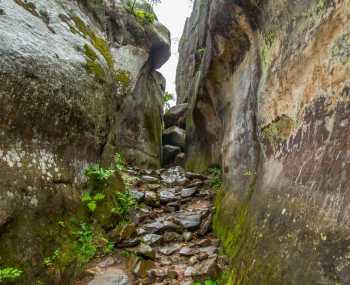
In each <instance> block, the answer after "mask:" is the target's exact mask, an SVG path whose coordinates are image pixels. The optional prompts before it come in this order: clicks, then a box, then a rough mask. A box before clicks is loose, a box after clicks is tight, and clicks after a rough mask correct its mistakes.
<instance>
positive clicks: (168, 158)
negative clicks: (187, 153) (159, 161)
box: [163, 144, 181, 165]
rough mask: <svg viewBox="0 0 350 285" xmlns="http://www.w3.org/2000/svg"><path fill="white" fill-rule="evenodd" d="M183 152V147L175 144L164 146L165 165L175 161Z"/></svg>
mask: <svg viewBox="0 0 350 285" xmlns="http://www.w3.org/2000/svg"><path fill="white" fill-rule="evenodd" d="M180 153H181V147H179V146H174V145H168V144H167V145H164V146H163V165H168V164H170V163H172V162H174V161H175V159H176V157H177V156H178V155H179V154H180ZM175 163H176V162H175Z"/></svg>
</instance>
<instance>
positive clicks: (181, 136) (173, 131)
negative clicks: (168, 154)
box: [163, 126, 186, 149]
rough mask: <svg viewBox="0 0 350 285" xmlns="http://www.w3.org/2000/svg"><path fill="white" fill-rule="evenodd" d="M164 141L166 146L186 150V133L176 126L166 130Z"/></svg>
mask: <svg viewBox="0 0 350 285" xmlns="http://www.w3.org/2000/svg"><path fill="white" fill-rule="evenodd" d="M163 140H164V144H169V145H174V146H178V147H181V148H182V149H184V148H185V143H186V132H185V130H183V129H181V128H179V127H176V126H173V127H170V128H168V129H166V130H164V132H163Z"/></svg>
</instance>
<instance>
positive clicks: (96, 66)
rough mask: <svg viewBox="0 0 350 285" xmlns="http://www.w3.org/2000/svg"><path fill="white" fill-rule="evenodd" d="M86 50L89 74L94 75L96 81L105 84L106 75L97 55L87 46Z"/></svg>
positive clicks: (85, 46)
mask: <svg viewBox="0 0 350 285" xmlns="http://www.w3.org/2000/svg"><path fill="white" fill-rule="evenodd" d="M84 49H85V56H86V66H85V68H86V70H87V71H88V72H89V73H91V74H94V75H95V77H96V79H98V80H99V81H101V82H103V81H104V80H105V76H106V73H105V70H104V69H103V67H102V65H101V64H100V63H99V62H98V57H97V54H96V53H95V52H94V50H93V49H92V48H91V47H89V46H88V45H87V44H85V45H84Z"/></svg>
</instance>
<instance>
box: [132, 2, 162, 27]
mask: <svg viewBox="0 0 350 285" xmlns="http://www.w3.org/2000/svg"><path fill="white" fill-rule="evenodd" d="M150 2H152V3H151V4H152V5H153V4H155V3H157V2H159V1H150ZM152 5H149V9H148V11H147V10H145V9H140V8H136V7H135V6H136V1H135V0H134V1H128V2H127V3H126V6H125V9H126V10H127V11H128V12H129V13H130V14H132V15H134V16H135V18H136V20H137V21H138V22H139V23H141V24H142V25H147V24H153V23H154V22H155V20H156V19H157V17H156V15H155V14H154V12H153V11H152Z"/></svg>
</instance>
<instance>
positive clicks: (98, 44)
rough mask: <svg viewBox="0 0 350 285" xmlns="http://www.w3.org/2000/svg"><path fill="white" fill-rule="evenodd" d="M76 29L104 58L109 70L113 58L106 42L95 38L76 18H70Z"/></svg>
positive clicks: (111, 66) (82, 22) (80, 20)
mask: <svg viewBox="0 0 350 285" xmlns="http://www.w3.org/2000/svg"><path fill="white" fill-rule="evenodd" d="M72 20H73V22H74V24H75V26H76V28H77V29H78V30H79V31H80V32H81V33H82V34H83V35H84V36H85V37H86V38H89V39H90V41H91V43H92V45H93V46H94V48H96V50H98V51H99V53H100V54H101V55H102V56H103V57H104V59H105V61H106V63H107V65H108V67H109V68H113V57H112V55H111V53H110V51H109V46H108V43H107V41H105V40H104V39H103V38H101V37H99V36H97V35H96V34H95V33H94V32H93V31H92V30H91V29H90V28H89V27H88V26H87V25H86V24H85V23H84V21H83V20H82V19H81V18H80V17H78V16H72Z"/></svg>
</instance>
